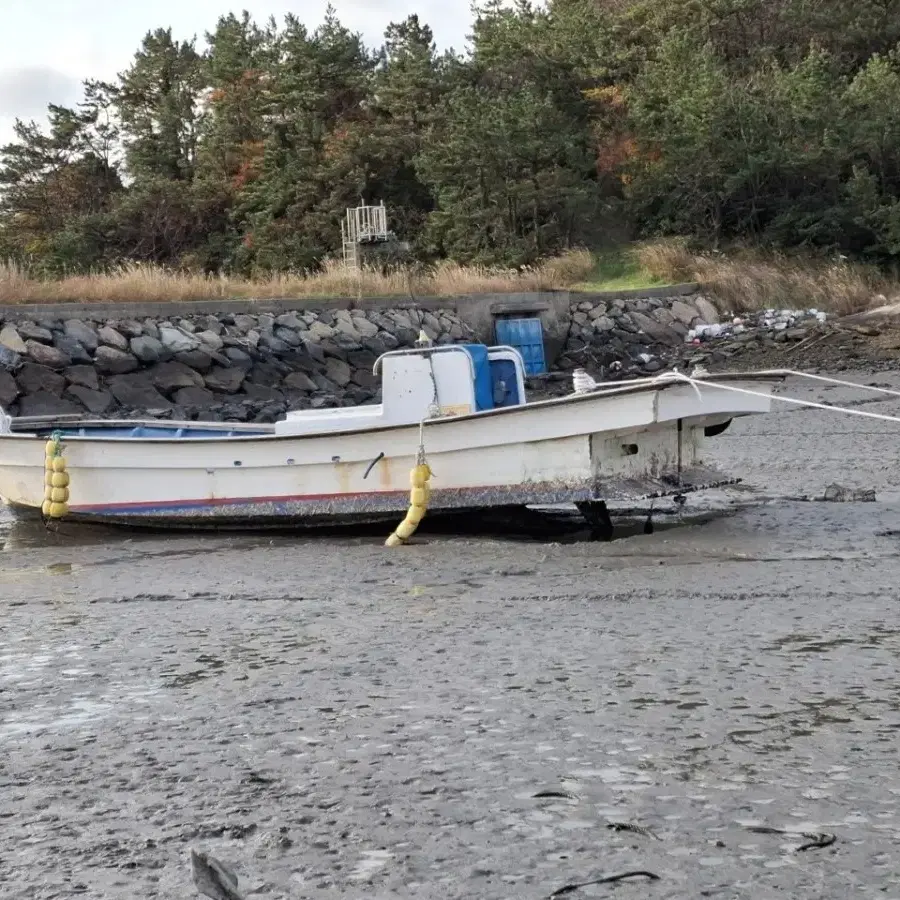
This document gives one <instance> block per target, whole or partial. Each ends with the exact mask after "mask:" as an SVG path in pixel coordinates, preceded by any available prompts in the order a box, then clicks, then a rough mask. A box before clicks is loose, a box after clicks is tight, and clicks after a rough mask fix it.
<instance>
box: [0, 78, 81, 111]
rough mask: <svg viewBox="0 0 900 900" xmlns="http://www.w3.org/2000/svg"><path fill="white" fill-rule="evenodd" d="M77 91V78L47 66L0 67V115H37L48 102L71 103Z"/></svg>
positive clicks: (78, 85) (75, 98)
mask: <svg viewBox="0 0 900 900" xmlns="http://www.w3.org/2000/svg"><path fill="white" fill-rule="evenodd" d="M80 92H81V86H80V84H79V82H78V80H77V79H75V78H72V77H71V76H70V75H66V74H65V73H64V72H60V71H58V70H57V69H53V68H50V67H49V66H28V67H26V68H21V69H5V70H3V69H0V116H2V117H5V118H7V117H8V118H14V117H15V116H18V117H19V118H22V119H30V118H36V117H40V116H42V115H44V113H45V112H46V110H47V104H48V103H71V102H73V101H75V100H77V99H78V97H79V94H80Z"/></svg>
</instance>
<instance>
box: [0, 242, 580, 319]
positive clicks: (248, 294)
mask: <svg viewBox="0 0 900 900" xmlns="http://www.w3.org/2000/svg"><path fill="white" fill-rule="evenodd" d="M593 265H594V261H593V259H592V257H591V254H590V253H588V252H587V251H586V250H579V251H572V252H571V253H567V254H565V255H564V256H561V257H558V258H557V259H551V260H548V261H547V262H545V263H543V264H542V265H540V266H536V267H534V268H532V269H526V270H525V271H508V270H500V269H488V268H483V267H475V266H459V265H456V264H455V263H449V262H447V263H441V264H440V265H438V266H435V267H434V268H431V269H428V270H424V271H422V272H417V271H412V270H405V269H396V270H394V271H392V272H389V273H388V274H386V275H383V274H381V273H380V272H377V271H374V270H367V271H363V272H362V273H360V274H359V275H357V274H355V273H353V272H351V271H349V270H347V269H345V268H344V267H343V266H341V265H339V264H337V263H329V264H327V265H326V266H325V268H324V270H323V271H322V272H320V273H317V274H314V275H303V274H292V273H286V274H280V275H272V276H270V277H267V278H261V279H244V278H234V277H230V276H226V275H220V276H215V275H213V276H210V275H202V274H192V273H184V272H175V271H171V270H168V269H163V268H160V267H157V266H149V265H138V264H133V265H127V266H122V267H120V268H118V269H116V270H115V271H113V272H110V273H105V274H92V275H72V276H69V277H67V278H60V279H55V280H50V279H40V278H35V277H33V276H31V275H30V274H29V273H28V272H27V271H25V270H23V269H21V268H19V267H17V266H15V265H10V264H6V265H2V264H0V304H7V305H12V304H22V303H71V302H77V303H129V302H134V303H140V302H145V301H147V302H152V301H189V300H214V299H220V298H224V299H232V298H233V299H240V298H255V299H260V300H265V299H276V298H279V299H307V298H308V299H314V298H317V297H318V298H321V297H357V296H362V297H418V296H430V297H440V296H453V295H459V294H491V293H515V292H518V291H525V292H527V291H542V290H554V289H565V288H567V287H569V286H571V285H572V284H575V283H576V282H578V281H581V280H583V279H584V278H585V276H586V275H587V273H588V272H590V270H591V268H592V267H593Z"/></svg>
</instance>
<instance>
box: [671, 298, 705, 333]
mask: <svg viewBox="0 0 900 900" xmlns="http://www.w3.org/2000/svg"><path fill="white" fill-rule="evenodd" d="M671 311H672V315H673V316H675V318H676V319H678V321H679V322H681V323H682V324H684V325H686V326H687V327H688V328H690V327H691V324H692V323H693V321H694V319H695V318H696V317H697V316H698V315H700V313H699V312H697V310H696V309H695V308H694V307H693V306H691V304H690V303H686V302H685V301H684V300H673V301H672V310H671Z"/></svg>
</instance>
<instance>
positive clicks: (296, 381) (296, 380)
mask: <svg viewBox="0 0 900 900" xmlns="http://www.w3.org/2000/svg"><path fill="white" fill-rule="evenodd" d="M284 386H285V387H286V388H289V389H290V390H293V391H305V392H307V393H312V392H313V391H315V390H318V388H317V387H316V383H315V382H314V381H313V380H312V379H311V378H310V377H309V375H307V374H306V373H305V372H291V374H290V375H288V376H287V377H286V378H285V379H284Z"/></svg>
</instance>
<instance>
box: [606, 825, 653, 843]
mask: <svg viewBox="0 0 900 900" xmlns="http://www.w3.org/2000/svg"><path fill="white" fill-rule="evenodd" d="M606 827H607V828H611V829H612V830H613V831H629V832H631V833H632V834H640V835H643V837H648V838H653V840H654V841H661V840H662V838H661V837H659V836H658V835H656V834H654V833H653V832H652V831H651V830H650V829H649V828H644V827H643V826H642V825H633V824H632V823H631V822H607V823H606Z"/></svg>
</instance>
